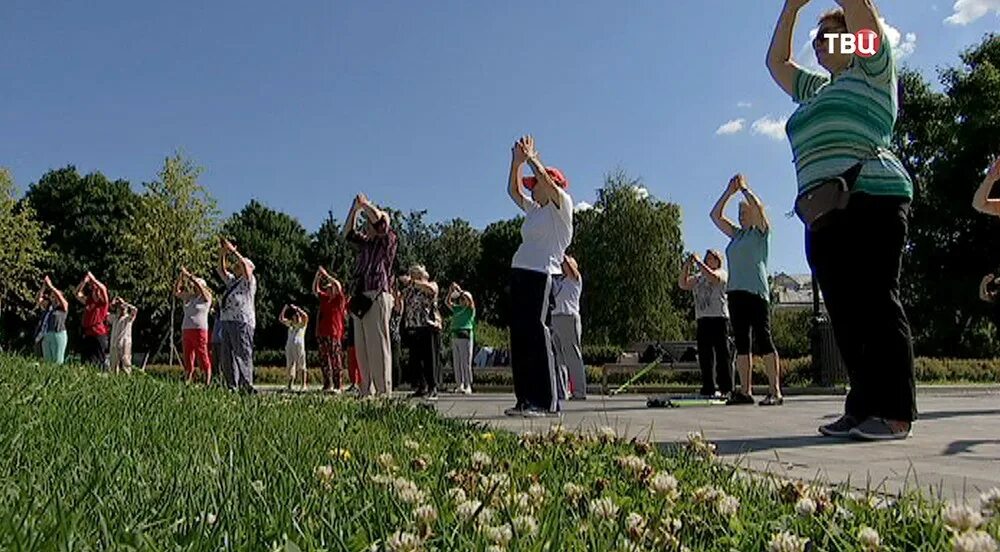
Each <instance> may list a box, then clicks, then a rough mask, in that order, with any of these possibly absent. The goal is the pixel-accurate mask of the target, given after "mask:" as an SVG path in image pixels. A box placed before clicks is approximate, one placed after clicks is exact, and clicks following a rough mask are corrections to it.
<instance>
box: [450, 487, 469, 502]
mask: <svg viewBox="0 0 1000 552" xmlns="http://www.w3.org/2000/svg"><path fill="white" fill-rule="evenodd" d="M448 498H449V499H450V500H451V501H452V502H454V503H455V504H461V503H463V502H465V489H462V488H459V487H452V488H450V489H448Z"/></svg>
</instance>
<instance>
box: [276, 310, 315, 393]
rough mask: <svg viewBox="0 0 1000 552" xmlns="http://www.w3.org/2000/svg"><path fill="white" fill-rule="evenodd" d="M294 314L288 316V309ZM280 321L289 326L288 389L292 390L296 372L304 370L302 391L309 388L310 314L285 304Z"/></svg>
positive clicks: (286, 345) (286, 351)
mask: <svg viewBox="0 0 1000 552" xmlns="http://www.w3.org/2000/svg"><path fill="white" fill-rule="evenodd" d="M289 310H291V311H292V315H291V316H288V311H289ZM278 321H279V322H281V323H282V324H283V325H284V326H285V327H287V328H288V340H287V341H286V342H285V365H286V367H287V368H288V390H289V391H291V390H292V383H294V382H295V374H296V373H297V372H298V371H299V370H302V391H303V392H304V391H306V389H308V383H307V381H306V380H307V379H308V376H309V370H308V369H307V368H306V327H307V326H309V315H308V314H306V311H304V310H302V309H301V308H299V307H297V306H295V305H285V306H284V307H282V309H281V314H279V315H278Z"/></svg>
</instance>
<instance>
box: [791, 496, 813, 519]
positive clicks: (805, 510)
mask: <svg viewBox="0 0 1000 552" xmlns="http://www.w3.org/2000/svg"><path fill="white" fill-rule="evenodd" d="M795 513H796V514H798V515H800V516H802V517H811V516H812V515H813V514H815V513H816V501H815V500H813V499H811V498H809V497H808V496H804V497H802V498H800V499H799V500H798V502H796V503H795Z"/></svg>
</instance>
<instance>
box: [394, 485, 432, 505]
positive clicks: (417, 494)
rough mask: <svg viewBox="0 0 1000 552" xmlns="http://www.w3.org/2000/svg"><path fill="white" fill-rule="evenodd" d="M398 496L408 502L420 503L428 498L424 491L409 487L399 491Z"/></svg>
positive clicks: (402, 500)
mask: <svg viewBox="0 0 1000 552" xmlns="http://www.w3.org/2000/svg"><path fill="white" fill-rule="evenodd" d="M396 496H397V497H399V500H400V501H401V502H404V503H406V504H420V503H422V502H424V501H426V499H427V495H426V494H425V493H424V492H423V491H421V490H419V489H409V488H407V489H401V490H399V491H397V493H396Z"/></svg>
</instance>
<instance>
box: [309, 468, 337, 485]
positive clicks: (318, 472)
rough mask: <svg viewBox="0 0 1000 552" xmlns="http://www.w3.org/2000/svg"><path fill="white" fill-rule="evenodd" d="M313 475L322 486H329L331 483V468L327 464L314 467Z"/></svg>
mask: <svg viewBox="0 0 1000 552" xmlns="http://www.w3.org/2000/svg"><path fill="white" fill-rule="evenodd" d="M313 475H315V476H316V479H317V480H319V482H320V483H322V484H323V485H330V484H332V483H333V466H331V465H329V464H327V465H326V466H316V469H315V470H313Z"/></svg>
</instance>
